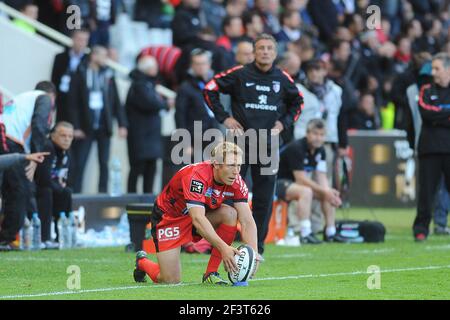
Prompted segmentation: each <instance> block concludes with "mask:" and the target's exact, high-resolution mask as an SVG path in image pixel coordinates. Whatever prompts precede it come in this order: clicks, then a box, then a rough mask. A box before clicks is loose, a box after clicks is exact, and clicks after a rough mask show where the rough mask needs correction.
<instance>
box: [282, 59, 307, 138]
mask: <svg viewBox="0 0 450 320" xmlns="http://www.w3.org/2000/svg"><path fill="white" fill-rule="evenodd" d="M301 65H302V61H301V60H300V57H299V56H298V55H297V54H295V53H293V52H291V51H286V52H285V53H284V54H283V55H282V57H281V59H280V61H279V62H278V64H277V66H278V68H280V69H281V70H284V71H285V72H287V74H288V75H289V76H290V77H291V78H292V79H293V80H294V82H295V83H297V82H299V79H298V78H299V73H300V67H301ZM293 138H294V126H292V127H290V128H288V129H286V130H283V132H281V139H282V141H283V144H287V143H288V142H290V141H291V140H292V139H293Z"/></svg>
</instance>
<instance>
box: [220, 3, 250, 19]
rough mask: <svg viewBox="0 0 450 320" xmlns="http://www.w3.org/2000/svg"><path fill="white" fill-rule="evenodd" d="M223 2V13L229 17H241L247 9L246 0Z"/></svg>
mask: <svg viewBox="0 0 450 320" xmlns="http://www.w3.org/2000/svg"><path fill="white" fill-rule="evenodd" d="M225 2H226V4H225V11H226V13H227V15H229V16H238V17H242V14H243V13H244V12H245V10H246V9H247V0H227V1H225Z"/></svg>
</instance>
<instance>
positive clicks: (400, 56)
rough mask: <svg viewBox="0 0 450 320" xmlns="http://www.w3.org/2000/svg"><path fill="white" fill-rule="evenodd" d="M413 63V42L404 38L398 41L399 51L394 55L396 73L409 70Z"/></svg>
mask: <svg viewBox="0 0 450 320" xmlns="http://www.w3.org/2000/svg"><path fill="white" fill-rule="evenodd" d="M410 61H411V41H410V40H409V38H408V37H406V36H402V37H400V38H399V39H398V41H397V51H396V52H395V55H394V70H395V72H396V73H403V72H405V71H406V69H408V67H409V63H410Z"/></svg>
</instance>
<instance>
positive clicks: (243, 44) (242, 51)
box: [235, 40, 255, 65]
mask: <svg viewBox="0 0 450 320" xmlns="http://www.w3.org/2000/svg"><path fill="white" fill-rule="evenodd" d="M235 60H236V63H237V64H240V65H246V64H248V63H252V62H253V61H254V60H255V54H254V52H253V43H251V42H248V41H246V40H243V41H240V42H239V43H238V44H237V46H236V55H235Z"/></svg>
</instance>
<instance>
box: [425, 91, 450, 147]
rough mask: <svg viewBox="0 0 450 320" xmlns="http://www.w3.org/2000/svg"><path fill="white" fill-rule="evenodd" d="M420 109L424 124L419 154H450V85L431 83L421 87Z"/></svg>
mask: <svg viewBox="0 0 450 320" xmlns="http://www.w3.org/2000/svg"><path fill="white" fill-rule="evenodd" d="M419 110H420V114H421V116H422V120H423V124H422V130H421V133H420V138H419V146H418V149H419V150H418V151H419V155H425V154H450V87H446V88H443V87H441V86H439V85H437V84H434V83H429V84H425V85H423V86H422V87H421V88H420V92H419Z"/></svg>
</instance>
